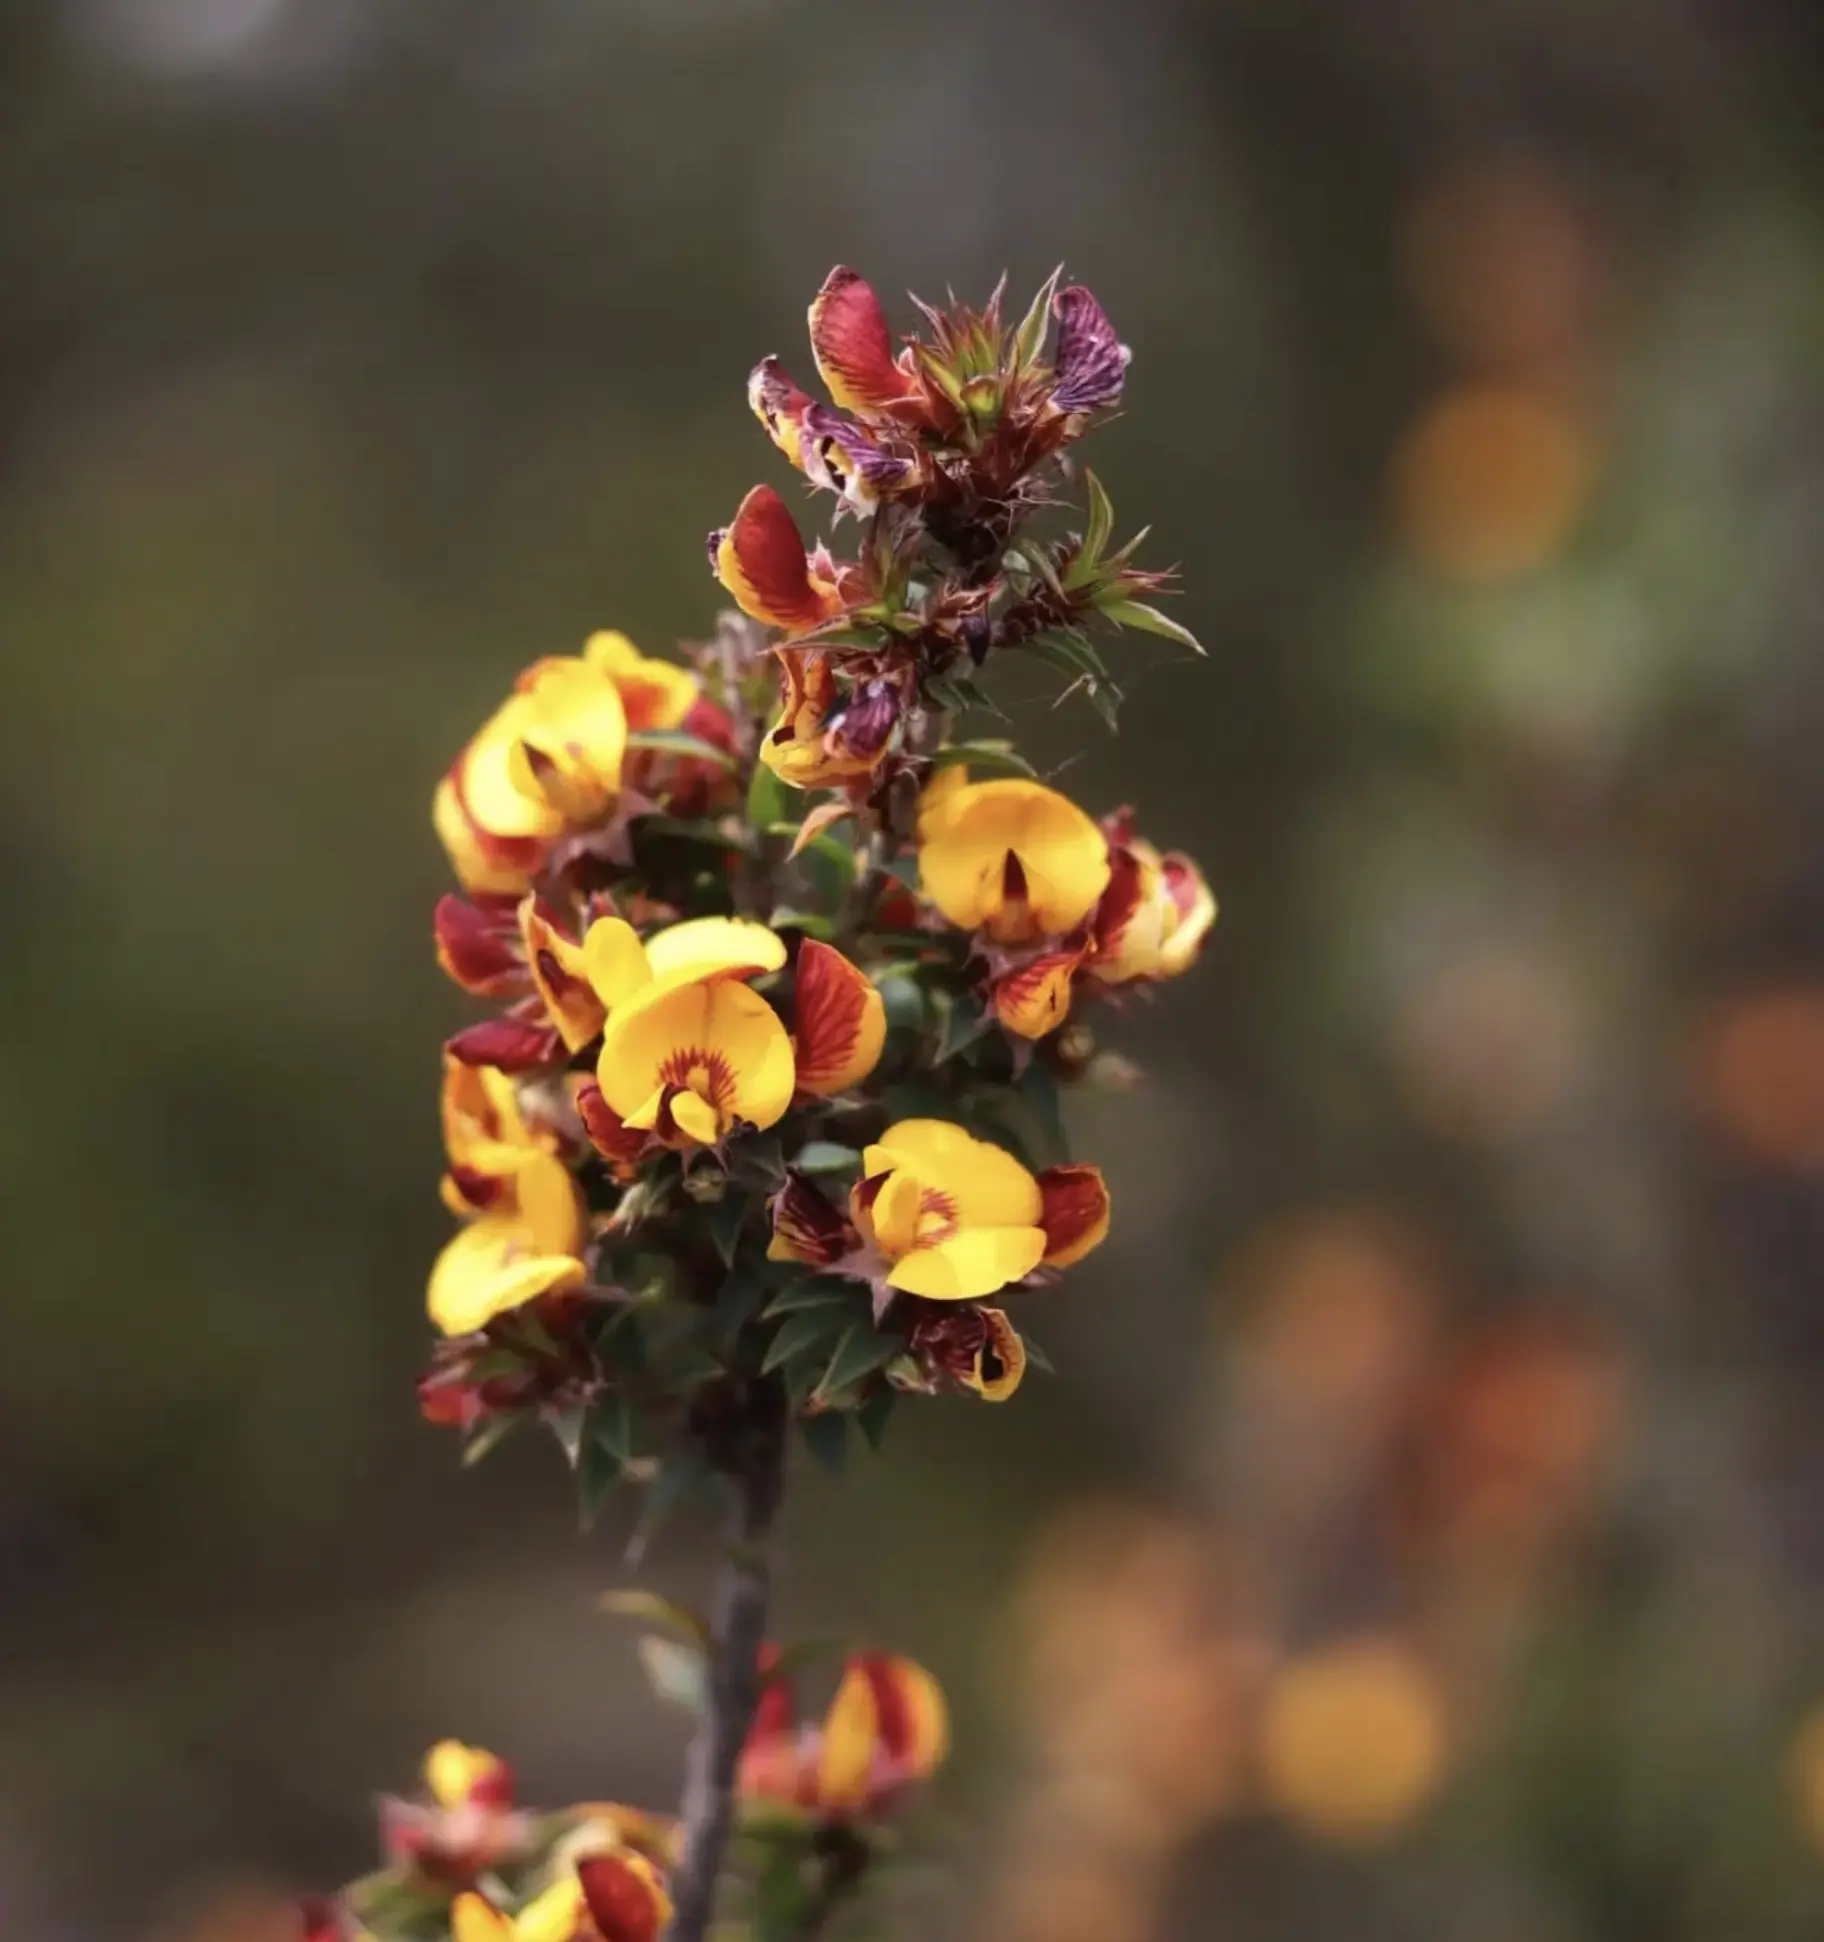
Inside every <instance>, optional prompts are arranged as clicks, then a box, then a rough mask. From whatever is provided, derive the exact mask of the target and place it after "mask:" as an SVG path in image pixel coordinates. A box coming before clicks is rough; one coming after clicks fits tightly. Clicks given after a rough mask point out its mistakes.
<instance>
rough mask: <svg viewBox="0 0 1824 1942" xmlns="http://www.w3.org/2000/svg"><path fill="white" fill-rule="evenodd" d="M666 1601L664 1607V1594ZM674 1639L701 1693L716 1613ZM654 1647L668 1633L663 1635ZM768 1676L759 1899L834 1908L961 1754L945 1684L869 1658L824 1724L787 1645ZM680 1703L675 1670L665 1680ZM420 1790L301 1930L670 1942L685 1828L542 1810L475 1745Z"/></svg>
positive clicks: (356, 1935) (355, 1939) (309, 1941)
mask: <svg viewBox="0 0 1824 1942" xmlns="http://www.w3.org/2000/svg"><path fill="white" fill-rule="evenodd" d="M655 1602H656V1601H655ZM665 1609H666V1611H667V1613H668V1614H669V1615H670V1616H671V1617H672V1618H675V1619H677V1620H679V1621H681V1623H682V1625H683V1627H684V1629H685V1635H686V1639H687V1641H688V1643H686V1644H682V1645H680V1644H678V1643H676V1642H673V1641H667V1642H666V1644H667V1649H668V1650H670V1651H671V1652H672V1653H674V1654H677V1655H680V1656H681V1657H682V1658H683V1659H684V1660H685V1662H686V1663H687V1665H688V1666H689V1668H690V1675H691V1679H692V1681H693V1682H694V1683H692V1685H691V1686H690V1689H689V1691H688V1692H687V1693H686V1694H685V1699H686V1704H687V1705H690V1706H692V1707H693V1708H694V1707H695V1706H697V1705H699V1704H700V1690H701V1684H702V1679H703V1676H704V1675H703V1669H702V1666H701V1663H700V1639H701V1630H702V1622H701V1620H700V1619H697V1618H696V1617H695V1616H694V1615H693V1614H689V1613H684V1612H682V1611H681V1610H680V1609H679V1608H676V1607H667V1608H665ZM648 1643H649V1644H652V1643H657V1641H648ZM763 1670H764V1675H765V1686H764V1690H763V1694H762V1698H761V1703H760V1707H759V1711H758V1712H757V1714H756V1716H755V1719H754V1723H753V1726H752V1728H751V1730H750V1732H749V1734H748V1737H747V1743H746V1745H745V1746H744V1748H743V1749H742V1753H741V1758H740V1764H739V1767H738V1770H737V1774H736V1781H735V1785H736V1807H737V1813H738V1818H739V1821H740V1824H741V1828H742V1840H743V1847H744V1849H745V1850H746V1853H747V1869H746V1872H747V1875H748V1877H749V1889H748V1892H749V1894H750V1895H751V1896H752V1897H753V1898H756V1899H763V1900H764V1901H765V1902H766V1903H767V1904H768V1905H769V1906H771V1907H773V1908H774V1909H777V1907H778V1906H779V1905H780V1904H781V1903H782V1902H786V1903H790V1904H792V1905H794V1906H795V1907H798V1908H800V1909H801V1910H802V1912H803V1914H804V1915H805V1917H806V1918H807V1920H808V1919H809V1917H810V1916H811V1915H812V1914H813V1913H816V1914H817V1915H818V1917H819V1919H823V1918H827V1915H828V1914H829V1913H831V1912H833V1910H834V1908H835V1906H836V1905H837V1904H838V1903H839V1902H841V1901H843V1900H845V1899H847V1898H848V1897H849V1896H850V1895H851V1894H852V1893H853V1892H854V1890H855V1889H856V1888H857V1886H858V1885H859V1884H860V1882H861V1881H862V1879H863V1877H864V1876H865V1875H866V1873H867V1871H868V1869H869V1867H870V1865H871V1864H872V1861H873V1859H874V1857H875V1855H876V1854H877V1853H878V1852H879V1851H880V1850H881V1848H882V1847H883V1845H885V1844H886V1843H887V1842H889V1841H890V1839H891V1828H892V1823H893V1822H894V1821H895V1820H896V1819H897V1818H898V1817H899V1816H900V1815H901V1814H902V1813H903V1811H904V1810H905V1808H906V1806H907V1805H908V1803H909V1801H910V1799H911V1797H912V1795H913V1793H914V1792H915V1791H916V1789H917V1787H918V1786H919V1784H920V1783H922V1782H923V1781H925V1780H928V1779H929V1778H930V1777H931V1775H932V1774H934V1773H935V1772H936V1771H937V1769H938V1767H939V1766H941V1765H942V1763H943V1760H944V1758H945V1755H946V1754H947V1752H948V1750H949V1731H950V1729H949V1716H948V1711H947V1708H946V1706H945V1702H944V1695H943V1692H942V1690H941V1688H940V1687H939V1686H938V1684H937V1681H936V1680H935V1679H933V1678H932V1677H931V1675H930V1673H928V1672H927V1671H925V1669H924V1668H923V1667H922V1666H919V1665H916V1664H914V1663H913V1662H912V1661H911V1660H910V1659H904V1658H899V1657H897V1656H895V1655H893V1654H890V1653H884V1652H857V1653H853V1654H851V1655H850V1656H849V1657H848V1658H847V1659H846V1660H845V1661H844V1663H843V1667H842V1672H841V1677H840V1681H839V1684H838V1686H837V1689H836V1696H835V1698H834V1699H833V1700H832V1702H831V1704H830V1707H829V1710H828V1712H827V1713H826V1714H825V1716H824V1718H823V1720H822V1722H821V1724H819V1725H814V1726H801V1725H799V1723H798V1722H797V1720H796V1717H795V1713H794V1706H793V1700H792V1672H791V1663H790V1658H789V1655H787V1654H785V1653H782V1652H781V1651H780V1650H779V1649H778V1648H777V1647H773V1646H768V1647H767V1648H766V1649H765V1653H764V1658H763ZM664 1689H665V1690H666V1692H667V1695H668V1696H669V1697H671V1698H674V1699H675V1698H678V1697H679V1696H680V1695H679V1682H678V1679H677V1677H676V1674H675V1672H673V1673H671V1674H668V1677H667V1679H666V1681H665V1688H664ZM423 1781H424V1786H423V1791H422V1793H421V1794H419V1795H418V1796H417V1797H415V1798H412V1799H400V1798H396V1797H393V1796H385V1797H383V1798H382V1800H381V1802H380V1833H381V1848H382V1853H383V1857H384V1861H383V1865H382V1866H381V1867H380V1868H379V1869H377V1870H376V1871H375V1872H374V1873H372V1874H369V1875H365V1876H363V1877H362V1878H361V1879H360V1880H358V1881H355V1882H352V1883H350V1884H349V1885H348V1886H347V1887H346V1888H344V1889H343V1890H341V1892H340V1893H338V1894H336V1895H333V1896H313V1897H309V1898H307V1899H306V1900H304V1901H303V1902H301V1903H300V1904H299V1905H298V1929H299V1935H300V1942H430V1938H437V1942H443V1938H448V1939H449V1942H659V1938H660V1937H661V1936H663V1935H664V1933H665V1930H666V1925H667V1924H668V1923H669V1922H670V1920H671V1917H672V1912H673V1908H672V1897H671V1885H670V1883H671V1876H672V1873H673V1871H674V1869H675V1868H676V1866H677V1862H678V1856H679V1829H678V1826H677V1823H676V1822H675V1821H673V1820H671V1819H670V1818H668V1817H666V1816H663V1815H657V1814H649V1813H646V1812H643V1811H641V1810H640V1809H637V1808H632V1807H626V1806H621V1805H618V1804H615V1803H611V1802H605V1801H589V1802H583V1803H580V1804H579V1805H577V1806H574V1807H568V1808H563V1809H560V1810H558V1811H556V1812H539V1811H533V1810H531V1809H528V1808H526V1807H524V1806H522V1805H520V1804H519V1803H518V1802H517V1800H516V1798H515V1782H514V1775H513V1771H512V1769H511V1767H509V1766H508V1765H507V1763H506V1762H505V1761H503V1760H501V1759H498V1758H497V1757H496V1756H495V1755H494V1754H492V1753H489V1752H486V1751H485V1750H483V1749H482V1748H479V1747H471V1746H465V1745H464V1744H462V1743H461V1742H460V1741H456V1740H445V1741H442V1742H440V1743H439V1744H438V1745H437V1746H434V1747H433V1748H432V1749H431V1751H430V1753H429V1754H428V1755H427V1756H426V1759H425V1762H424V1774H423Z"/></svg>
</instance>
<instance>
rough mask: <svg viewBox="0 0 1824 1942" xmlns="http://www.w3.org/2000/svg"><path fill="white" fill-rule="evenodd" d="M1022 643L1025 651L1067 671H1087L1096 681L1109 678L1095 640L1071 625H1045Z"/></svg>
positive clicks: (1078, 672) (1070, 672)
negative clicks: (1041, 631)
mask: <svg viewBox="0 0 1824 1942" xmlns="http://www.w3.org/2000/svg"><path fill="white" fill-rule="evenodd" d="M1022 645H1023V646H1024V647H1025V650H1026V652H1027V653H1028V654H1032V655H1036V656H1037V657H1038V659H1040V660H1041V661H1045V662H1048V663H1049V664H1050V665H1051V666H1052V667H1054V668H1062V669H1063V670H1064V672H1065V673H1066V674H1076V675H1084V674H1086V675H1088V676H1089V677H1090V678H1091V679H1092V680H1095V681H1106V680H1107V679H1108V664H1107V662H1105V661H1104V660H1103V658H1102V656H1101V654H1100V652H1099V651H1098V650H1097V647H1096V644H1095V642H1094V641H1092V640H1090V639H1089V637H1088V636H1087V635H1086V634H1082V633H1079V632H1078V631H1077V629H1076V628H1074V627H1072V628H1063V627H1048V628H1047V629H1046V630H1045V632H1044V633H1042V634H1034V635H1033V637H1032V639H1031V640H1029V641H1026V642H1023V643H1022Z"/></svg>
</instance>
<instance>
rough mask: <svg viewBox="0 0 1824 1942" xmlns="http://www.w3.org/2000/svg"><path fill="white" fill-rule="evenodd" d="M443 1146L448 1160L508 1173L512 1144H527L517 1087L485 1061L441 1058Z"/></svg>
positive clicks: (513, 1159)
mask: <svg viewBox="0 0 1824 1942" xmlns="http://www.w3.org/2000/svg"><path fill="white" fill-rule="evenodd" d="M441 1112H442V1118H443V1145H444V1150H445V1152H447V1153H448V1154H449V1156H450V1159H451V1161H452V1163H453V1164H455V1165H456V1166H459V1167H470V1168H476V1169H479V1170H482V1171H486V1172H490V1173H497V1172H500V1173H504V1172H511V1171H512V1170H513V1168H514V1167H515V1166H516V1165H517V1164H518V1160H517V1151H518V1149H521V1148H524V1147H528V1146H530V1145H531V1135H530V1133H529V1132H528V1131H527V1129H526V1122H525V1120H524V1118H523V1117H522V1116H521V1114H520V1110H519V1088H518V1087H517V1086H516V1085H515V1084H514V1082H513V1079H512V1076H511V1075H510V1074H509V1073H505V1072H502V1071H500V1070H499V1069H498V1068H497V1067H495V1066H491V1065H467V1064H465V1063H464V1062H463V1061H462V1060H461V1059H455V1058H452V1057H450V1055H449V1054H448V1053H447V1052H446V1053H445V1054H444V1058H443V1096H442V1100H441Z"/></svg>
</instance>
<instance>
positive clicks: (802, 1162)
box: [792, 1140, 861, 1173]
mask: <svg viewBox="0 0 1824 1942" xmlns="http://www.w3.org/2000/svg"><path fill="white" fill-rule="evenodd" d="M792 1165H793V1166H795V1167H796V1168H797V1169H798V1171H799V1172H800V1173H847V1172H848V1171H849V1170H850V1169H851V1168H854V1167H859V1166H860V1165H861V1152H860V1149H859V1148H857V1147H853V1146H841V1145H839V1144H838V1143H837V1142H836V1141H835V1140H806V1141H805V1143H804V1145H802V1146H801V1147H800V1148H799V1149H798V1151H797V1153H796V1154H794V1155H793V1157H792Z"/></svg>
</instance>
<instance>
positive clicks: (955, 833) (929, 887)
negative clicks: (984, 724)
mask: <svg viewBox="0 0 1824 1942" xmlns="http://www.w3.org/2000/svg"><path fill="white" fill-rule="evenodd" d="M952 776H955V778H956V779H955V780H952V779H951V777H952ZM918 871H919V881H920V885H921V887H922V888H923V890H924V893H925V895H926V896H927V897H929V898H930V899H931V901H932V902H933V903H934V904H935V905H936V906H937V908H938V909H939V911H941V912H942V913H943V915H944V917H945V918H947V919H948V920H949V922H951V923H952V924H955V925H956V926H957V927H958V928H959V929H961V930H971V931H973V930H982V931H985V932H986V933H987V934H988V936H989V937H990V938H991V939H992V940H993V941H994V942H995V943H997V944H1029V943H1032V942H1034V941H1035V940H1037V939H1039V938H1041V937H1048V936H1059V935H1061V934H1063V933H1064V932H1067V931H1071V930H1074V929H1075V928H1076V927H1077V926H1078V925H1079V924H1081V923H1082V922H1083V920H1084V919H1085V918H1086V917H1087V916H1088V915H1089V914H1090V912H1091V911H1092V910H1094V909H1095V907H1096V904H1097V901H1098V900H1099V899H1100V897H1101V895H1102V892H1103V891H1104V890H1105V889H1106V888H1107V887H1108V879H1109V859H1108V839H1107V838H1106V837H1105V836H1104V835H1103V834H1102V832H1101V830H1100V829H1098V828H1097V827H1096V825H1095V823H1094V822H1093V821H1091V819H1090V818H1089V817H1088V816H1086V815H1085V814H1084V812H1083V811H1082V810H1081V809H1079V808H1078V807H1077V805H1076V804H1075V803H1074V802H1072V801H1071V800H1070V798H1069V797H1068V796H1062V795H1060V794H1059V793H1058V792H1057V790H1055V789H1048V788H1046V787H1045V785H1044V784H1043V783H1042V782H1028V781H1026V780H1024V779H1023V778H1021V777H1017V776H1010V777H1005V778H1002V779H999V780H996V781H993V782H970V781H968V780H967V779H966V778H965V777H963V775H962V773H961V771H956V770H947V771H945V772H944V774H943V775H941V776H940V777H939V778H938V780H937V782H936V783H934V784H933V785H932V787H931V788H929V789H927V790H926V792H925V797H924V801H923V803H922V805H921V807H920V813H919V824H918Z"/></svg>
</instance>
